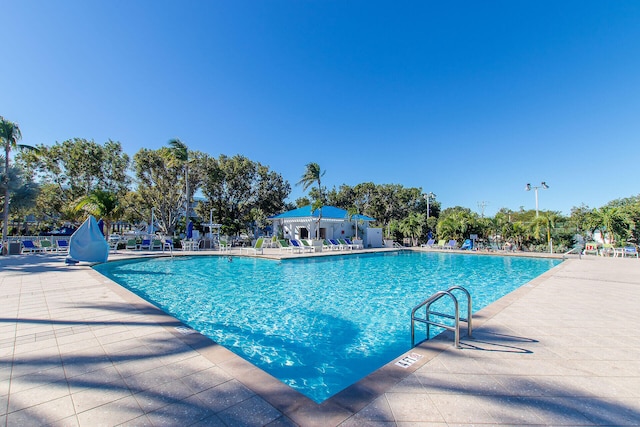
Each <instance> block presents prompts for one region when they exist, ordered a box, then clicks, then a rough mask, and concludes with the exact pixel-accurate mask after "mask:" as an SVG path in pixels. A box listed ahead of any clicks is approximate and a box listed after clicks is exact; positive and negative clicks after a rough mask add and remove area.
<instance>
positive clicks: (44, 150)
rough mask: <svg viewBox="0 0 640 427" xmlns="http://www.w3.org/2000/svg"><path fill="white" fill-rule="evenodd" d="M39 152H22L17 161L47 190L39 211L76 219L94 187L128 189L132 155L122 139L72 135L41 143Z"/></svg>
mask: <svg viewBox="0 0 640 427" xmlns="http://www.w3.org/2000/svg"><path fill="white" fill-rule="evenodd" d="M37 150H38V151H37V153H34V152H24V151H23V152H21V153H20V154H19V156H18V157H17V159H16V160H17V161H18V162H19V163H20V164H22V165H23V168H24V169H25V170H29V171H32V175H33V176H34V177H36V178H37V179H38V180H39V182H40V183H41V186H42V188H43V189H44V190H46V194H45V195H44V196H43V198H42V200H40V201H41V202H42V203H40V201H39V202H38V205H39V206H40V207H41V209H42V210H41V211H40V213H43V212H46V213H47V214H48V215H49V216H50V217H51V218H63V219H69V220H75V219H76V218H75V217H76V216H77V215H78V214H79V211H78V210H76V205H77V203H78V201H79V200H81V199H82V198H84V197H87V196H88V195H90V194H91V193H92V192H93V191H95V190H102V191H108V192H111V193H114V194H116V195H117V196H118V197H120V198H121V197H123V196H124V195H125V194H126V193H127V192H128V191H129V188H128V186H129V184H130V183H131V178H130V177H129V175H128V174H127V172H128V169H129V164H130V159H129V156H128V155H127V154H125V153H124V152H123V150H122V146H121V144H120V143H119V142H116V141H111V140H108V141H107V142H105V143H104V144H98V143H96V142H94V141H92V140H86V139H83V138H73V139H68V140H66V141H63V142H62V143H59V142H56V143H55V144H53V145H52V146H45V145H39V146H38V147H37Z"/></svg>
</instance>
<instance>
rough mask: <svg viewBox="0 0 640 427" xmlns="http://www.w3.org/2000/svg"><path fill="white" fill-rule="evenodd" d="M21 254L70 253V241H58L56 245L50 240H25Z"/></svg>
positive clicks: (22, 243)
mask: <svg viewBox="0 0 640 427" xmlns="http://www.w3.org/2000/svg"><path fill="white" fill-rule="evenodd" d="M20 243H21V250H20V252H21V253H23V254H25V253H46V252H68V251H69V241H68V240H66V239H56V241H55V243H52V242H51V241H50V240H46V239H45V240H41V241H39V242H34V241H33V240H23V241H22V242H20Z"/></svg>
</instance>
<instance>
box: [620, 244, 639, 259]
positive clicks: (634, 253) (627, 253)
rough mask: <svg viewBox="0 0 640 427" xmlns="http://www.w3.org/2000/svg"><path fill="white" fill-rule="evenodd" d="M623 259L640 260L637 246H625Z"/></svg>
mask: <svg viewBox="0 0 640 427" xmlns="http://www.w3.org/2000/svg"><path fill="white" fill-rule="evenodd" d="M622 257H623V258H624V257H636V258H638V248H636V247H635V246H625V247H624V252H623V253H622Z"/></svg>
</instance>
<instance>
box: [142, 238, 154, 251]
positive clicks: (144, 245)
mask: <svg viewBox="0 0 640 427" xmlns="http://www.w3.org/2000/svg"><path fill="white" fill-rule="evenodd" d="M140 249H146V250H148V251H150V250H151V239H142V243H140Z"/></svg>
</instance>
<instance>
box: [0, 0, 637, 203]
mask: <svg viewBox="0 0 640 427" xmlns="http://www.w3.org/2000/svg"><path fill="white" fill-rule="evenodd" d="M0 10H1V11H2V25H1V26H0V40H2V45H3V46H2V51H3V55H2V65H1V66H0V93H1V96H0V115H3V116H4V117H5V118H7V119H9V120H12V121H15V122H17V123H18V124H19V125H20V127H21V129H22V133H23V142H24V143H26V144H32V145H35V144H40V143H43V144H47V145H50V144H53V143H54V142H55V141H59V142H62V141H64V140H65V139H69V138H73V137H80V138H87V139H93V140H95V141H96V142H99V143H103V142H105V141H106V140H107V139H109V138H110V139H113V140H117V141H120V142H121V143H122V145H123V147H124V149H125V151H126V152H127V153H129V154H130V155H132V156H133V154H135V152H137V151H138V150H139V149H140V148H143V147H145V148H151V149H157V148H159V147H161V146H163V145H166V143H167V141H168V140H169V139H170V138H174V137H179V138H180V139H182V140H183V141H184V142H186V143H187V144H188V146H189V147H190V148H191V149H193V150H200V151H203V152H206V153H208V154H210V155H212V156H218V155H220V154H225V155H228V156H233V155H235V154H242V155H245V156H247V157H248V158H250V159H251V160H254V161H259V162H261V163H263V164H265V165H268V166H269V167H270V168H271V169H272V170H274V171H276V172H278V173H280V174H282V176H283V177H284V178H285V179H286V180H288V181H289V182H290V183H291V185H292V189H293V192H292V194H291V197H290V199H291V201H293V200H295V198H297V197H300V196H302V195H303V192H302V189H301V187H296V186H295V183H296V182H297V181H298V180H299V178H300V176H301V175H302V174H303V172H304V167H305V164H306V163H308V162H312V161H313V162H317V163H319V164H320V165H321V167H322V168H323V169H325V170H326V175H325V177H324V183H326V184H327V186H329V187H332V186H334V185H335V186H339V185H340V184H343V183H344V184H349V185H356V184H358V183H360V182H368V181H371V182H374V183H377V184H385V183H394V184H402V185H404V186H406V187H422V189H423V190H424V191H432V192H434V193H436V194H437V196H438V197H437V198H438V200H439V201H440V202H441V203H442V204H443V207H450V206H456V205H460V206H465V207H468V208H471V209H472V210H474V211H477V212H479V208H478V202H486V203H488V204H487V206H486V209H485V214H489V215H492V214H494V213H495V212H496V211H497V210H498V209H499V208H501V207H507V208H510V209H514V210H517V209H519V208H520V206H524V207H525V209H533V208H534V206H535V203H534V200H535V199H534V193H533V191H532V192H525V191H524V186H525V184H526V183H527V182H530V183H531V184H532V185H539V184H540V182H541V181H546V182H547V183H548V184H549V185H550V189H549V190H545V191H540V193H539V197H540V209H553V210H558V211H562V212H563V213H565V214H568V213H569V211H570V209H571V207H572V206H578V205H580V204H582V203H585V204H587V205H589V206H590V207H599V206H602V205H603V204H605V203H607V202H608V201H610V200H613V199H616V198H620V197H629V196H633V195H637V194H638V193H640V177H639V175H638V172H637V170H638V162H639V159H640V141H639V139H640V1H637V0H631V1H624V0H619V1H588V0H580V1H555V0H554V1H540V0H536V1H512V0H509V1H487V2H479V1H454V2H435V1H415V2H377V1H337V0H336V1H331V0H327V1H318V0H314V1H300V0H295V1H294V0H290V1H278V0H272V1H271V0H270V1H257V0H256V1H204V0H202V1H195V0H194V1H186V2H183V1H160V0H144V1H143V0H115V1H108V2H107V1H84V0H83V1H65V0H60V1H49V0H46V1H44V0H42V1H32V0H8V1H5V2H3V4H2V6H1V7H0Z"/></svg>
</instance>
